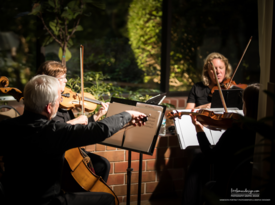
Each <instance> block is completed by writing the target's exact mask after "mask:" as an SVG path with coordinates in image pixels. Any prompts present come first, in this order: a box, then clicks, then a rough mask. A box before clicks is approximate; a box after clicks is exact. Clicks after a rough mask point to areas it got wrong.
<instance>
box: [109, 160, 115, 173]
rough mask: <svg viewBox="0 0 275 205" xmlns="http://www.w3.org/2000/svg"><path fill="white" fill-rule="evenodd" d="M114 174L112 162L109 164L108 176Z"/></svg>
mask: <svg viewBox="0 0 275 205" xmlns="http://www.w3.org/2000/svg"><path fill="white" fill-rule="evenodd" d="M113 173H114V162H112V163H110V172H109V174H113Z"/></svg>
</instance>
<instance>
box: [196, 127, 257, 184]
mask: <svg viewBox="0 0 275 205" xmlns="http://www.w3.org/2000/svg"><path fill="white" fill-rule="evenodd" d="M255 135H256V133H255V132H254V131H252V130H250V129H248V128H244V129H243V128H240V127H239V126H237V125H233V126H232V127H231V128H229V129H227V130H226V131H225V132H224V133H223V134H222V136H221V137H220V139H219V141H218V142H217V144H216V145H215V146H214V147H213V148H212V147H211V146H210V143H209V141H208V139H207V137H206V135H205V133H204V132H198V133H197V138H198V142H199V145H200V149H201V151H202V153H203V155H204V157H205V159H206V160H208V161H209V162H210V163H213V164H215V168H216V171H215V173H216V174H217V178H218V180H219V183H221V184H223V183H227V180H228V179H229V177H230V175H231V174H232V172H233V171H234V170H235V169H236V167H237V166H239V165H240V164H241V163H244V161H245V160H247V159H249V158H250V157H252V156H253V152H254V149H252V148H251V147H252V146H253V145H254V144H255ZM247 163H249V161H247Z"/></svg>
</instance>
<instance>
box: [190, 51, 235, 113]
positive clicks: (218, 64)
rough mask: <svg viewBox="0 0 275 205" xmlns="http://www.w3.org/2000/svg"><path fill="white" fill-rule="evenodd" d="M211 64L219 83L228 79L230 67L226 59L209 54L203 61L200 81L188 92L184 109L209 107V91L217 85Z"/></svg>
mask: <svg viewBox="0 0 275 205" xmlns="http://www.w3.org/2000/svg"><path fill="white" fill-rule="evenodd" d="M211 62H212V63H213V65H214V67H215V69H216V74H217V77H218V81H219V83H222V82H223V81H224V80H226V79H228V78H230V76H231V73H232V67H231V65H230V64H229V62H228V59H227V58H226V57H225V56H223V55H222V54H220V53H210V54H209V55H208V56H207V57H206V58H205V60H204V65H203V69H202V81H201V82H198V83H196V84H195V85H193V87H192V89H191V91H190V92H189V95H188V100H187V106H186V109H194V108H197V109H201V108H210V107H211V100H212V96H210V94H211V89H212V88H213V87H214V86H215V85H216V84H217V83H216V79H215V74H214V72H213V69H212V65H211Z"/></svg>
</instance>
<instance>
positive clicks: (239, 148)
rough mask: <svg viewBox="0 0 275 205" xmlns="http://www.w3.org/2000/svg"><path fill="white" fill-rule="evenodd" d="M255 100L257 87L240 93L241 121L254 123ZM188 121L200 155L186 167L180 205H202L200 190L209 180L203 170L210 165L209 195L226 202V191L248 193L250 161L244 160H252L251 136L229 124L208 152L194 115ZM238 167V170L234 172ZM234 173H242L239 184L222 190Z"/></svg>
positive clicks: (248, 130) (252, 133)
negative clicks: (190, 120)
mask: <svg viewBox="0 0 275 205" xmlns="http://www.w3.org/2000/svg"><path fill="white" fill-rule="evenodd" d="M258 97H259V84H252V85H249V86H248V87H247V88H246V89H245V90H244V91H243V112H244V116H245V117H249V118H252V119H255V120H257V111H258ZM192 111H193V110H192ZM191 118H192V123H193V124H194V126H195V128H196V132H197V138H198V142H199V146H200V150H201V152H202V153H201V154H198V155H197V156H196V157H195V158H194V160H193V161H192V163H191V165H190V167H189V170H188V173H187V178H186V182H185V187H184V193H183V204H184V205H188V204H202V197H201V195H202V187H203V186H204V185H205V183H206V182H207V178H208V177H209V176H208V175H209V172H208V171H207V170H209V169H210V164H212V165H213V166H214V173H215V178H216V182H215V183H213V184H214V186H212V187H211V191H213V192H214V193H215V194H217V196H219V197H221V198H222V199H228V196H226V191H227V192H228V189H229V190H230V188H234V189H236V188H238V189H239V190H240V189H242V188H243V190H244V189H245V188H247V189H248V188H249V183H250V179H251V171H252V169H251V166H250V161H247V160H248V159H249V160H251V159H252V156H253V151H254V149H251V147H252V146H253V145H254V144H255V132H254V131H253V130H251V128H249V127H247V126H245V124H241V125H240V124H233V126H232V127H231V128H228V129H227V130H226V131H225V132H224V133H223V134H222V136H221V137H220V139H219V141H218V142H217V144H216V145H215V146H214V147H213V148H212V147H211V146H210V145H211V144H210V143H209V141H208V138H207V137H206V135H205V133H204V131H203V130H204V128H203V126H202V124H201V123H200V122H199V121H197V118H196V116H195V115H191ZM249 148H250V149H249ZM240 165H241V166H240ZM238 167H241V168H242V169H237V168H238ZM236 169H237V171H236ZM236 172H240V173H243V175H244V176H243V175H240V176H239V177H241V180H239V182H237V184H234V185H236V186H235V187H226V186H227V185H228V184H229V183H230V182H231V181H233V180H234V178H230V176H234V175H232V174H234V173H236ZM235 176H236V175H235ZM213 184H212V185H213ZM208 188H209V187H208ZM213 200H214V199H213Z"/></svg>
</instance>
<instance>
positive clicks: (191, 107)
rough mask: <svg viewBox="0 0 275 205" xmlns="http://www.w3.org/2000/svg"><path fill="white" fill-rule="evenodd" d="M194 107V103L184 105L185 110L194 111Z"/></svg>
mask: <svg viewBox="0 0 275 205" xmlns="http://www.w3.org/2000/svg"><path fill="white" fill-rule="evenodd" d="M195 106H196V104H195V103H187V105H186V108H185V109H194V108H195Z"/></svg>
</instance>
